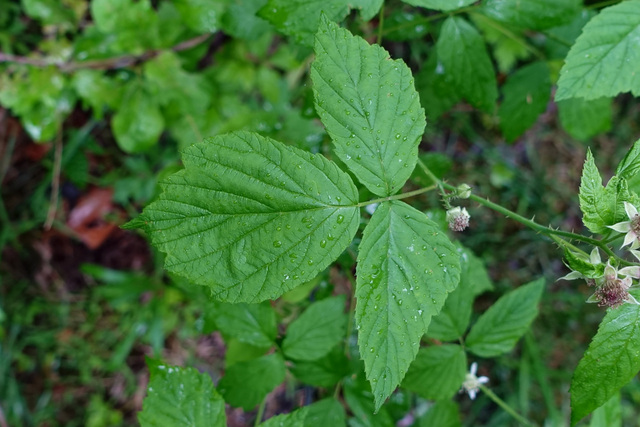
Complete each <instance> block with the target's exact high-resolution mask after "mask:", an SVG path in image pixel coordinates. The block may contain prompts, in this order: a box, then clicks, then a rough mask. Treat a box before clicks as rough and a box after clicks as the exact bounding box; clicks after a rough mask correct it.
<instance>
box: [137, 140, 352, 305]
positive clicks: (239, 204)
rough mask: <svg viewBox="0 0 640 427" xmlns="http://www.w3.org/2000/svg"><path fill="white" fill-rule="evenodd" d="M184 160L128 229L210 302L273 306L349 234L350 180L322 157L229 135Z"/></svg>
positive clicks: (193, 150)
mask: <svg viewBox="0 0 640 427" xmlns="http://www.w3.org/2000/svg"><path fill="white" fill-rule="evenodd" d="M183 162H184V165H185V169H184V170H182V171H180V172H178V173H176V174H173V175H171V176H170V177H169V178H168V179H166V180H165V181H164V182H163V184H162V188H163V190H164V191H163V193H162V194H161V195H160V196H159V198H158V199H157V200H156V201H155V202H153V203H151V204H150V205H149V206H147V207H146V208H145V210H144V211H143V213H142V215H141V216H140V217H139V218H138V219H136V220H135V221H134V222H132V223H130V226H139V227H142V228H144V229H145V231H147V233H148V234H149V235H150V237H151V241H152V243H153V244H154V245H155V246H156V247H157V248H159V249H160V250H161V251H163V252H165V253H166V254H167V257H166V260H165V266H166V268H167V269H168V270H169V271H172V272H174V273H177V274H180V275H183V276H185V277H187V278H189V279H190V280H192V281H194V282H195V283H198V284H201V285H205V286H209V287H211V288H212V292H213V296H214V297H215V298H217V299H220V300H223V301H229V302H240V301H242V302H258V301H262V300H266V299H274V298H277V297H278V296H280V295H282V294H283V293H285V292H286V291H288V290H290V289H292V288H294V287H296V286H298V285H300V284H302V283H305V282H306V281H308V280H310V279H312V278H313V277H314V276H315V275H316V274H318V273H319V272H320V271H322V270H324V269H325V268H326V267H327V266H328V265H329V264H330V263H331V262H333V261H334V260H335V259H336V258H337V257H338V255H340V253H341V252H342V251H343V250H344V249H345V248H346V247H347V245H348V244H349V243H351V240H352V239H353V236H354V234H355V232H356V230H357V228H358V224H359V222H360V220H359V212H358V208H356V207H355V206H354V205H355V204H356V203H357V200H358V195H357V192H356V188H355V186H354V185H353V182H352V181H351V179H350V178H349V176H348V175H347V174H345V173H344V172H342V171H341V170H340V169H339V168H338V167H337V166H336V165H335V164H334V163H333V162H330V161H329V160H327V159H326V158H325V157H323V156H321V155H313V154H310V153H308V152H304V151H302V150H299V149H296V148H292V147H287V146H285V145H284V144H282V143H279V142H277V141H274V140H272V139H269V138H264V137H261V136H259V135H256V134H251V133H247V132H238V133H233V134H228V135H223V136H219V137H216V138H213V139H211V140H209V141H208V142H206V143H202V144H196V145H192V146H191V147H189V148H187V149H186V150H185V151H184V152H183Z"/></svg>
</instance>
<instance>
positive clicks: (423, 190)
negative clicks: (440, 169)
mask: <svg viewBox="0 0 640 427" xmlns="http://www.w3.org/2000/svg"><path fill="white" fill-rule="evenodd" d="M436 188H437V186H436V185H431V186H429V187H424V188H420V189H418V190H413V191H409V192H407V193H402V194H394V195H393V196H389V197H381V198H379V199H373V200H368V201H366V202H361V203H358V204H357V205H355V207H356V208H362V207H364V206H368V205H372V204H374V203H382V202H388V201H391V200H401V199H408V198H409V197H413V196H417V195H418V194H422V193H426V192H427V191H432V190H435V189H436Z"/></svg>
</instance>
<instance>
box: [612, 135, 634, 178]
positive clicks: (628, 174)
mask: <svg viewBox="0 0 640 427" xmlns="http://www.w3.org/2000/svg"><path fill="white" fill-rule="evenodd" d="M638 171H640V139H639V140H637V141H636V142H635V143H634V144H633V146H632V147H631V149H629V151H628V152H627V154H625V156H624V158H623V159H622V160H621V161H620V163H619V164H618V167H617V168H616V175H617V176H619V177H622V178H624V179H626V180H627V181H628V180H630V179H632V178H634V177H635V176H636V174H637V173H638Z"/></svg>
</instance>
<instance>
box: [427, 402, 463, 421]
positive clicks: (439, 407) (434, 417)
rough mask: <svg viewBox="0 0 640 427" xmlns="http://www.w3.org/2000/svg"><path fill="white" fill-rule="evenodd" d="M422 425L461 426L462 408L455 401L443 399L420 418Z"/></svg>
mask: <svg viewBox="0 0 640 427" xmlns="http://www.w3.org/2000/svg"><path fill="white" fill-rule="evenodd" d="M419 425H420V427H436V426H437V427H460V426H462V423H461V422H460V410H459V409H458V405H457V404H456V403H455V402H452V401H450V400H441V401H440V402H436V403H435V405H433V406H432V407H430V408H429V410H428V411H427V413H426V414H425V415H424V416H423V417H422V418H420V424H419Z"/></svg>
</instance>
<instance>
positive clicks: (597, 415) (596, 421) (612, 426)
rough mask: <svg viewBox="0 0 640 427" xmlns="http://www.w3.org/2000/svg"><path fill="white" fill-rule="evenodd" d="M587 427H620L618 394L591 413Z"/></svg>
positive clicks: (620, 412) (620, 411)
mask: <svg viewBox="0 0 640 427" xmlns="http://www.w3.org/2000/svg"><path fill="white" fill-rule="evenodd" d="M589 427H622V407H621V405H620V393H615V394H614V395H613V397H611V399H609V400H608V401H607V403H605V404H604V405H602V406H601V407H599V408H598V409H596V410H595V411H593V415H592V416H591V422H590V423H589Z"/></svg>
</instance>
